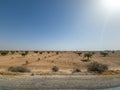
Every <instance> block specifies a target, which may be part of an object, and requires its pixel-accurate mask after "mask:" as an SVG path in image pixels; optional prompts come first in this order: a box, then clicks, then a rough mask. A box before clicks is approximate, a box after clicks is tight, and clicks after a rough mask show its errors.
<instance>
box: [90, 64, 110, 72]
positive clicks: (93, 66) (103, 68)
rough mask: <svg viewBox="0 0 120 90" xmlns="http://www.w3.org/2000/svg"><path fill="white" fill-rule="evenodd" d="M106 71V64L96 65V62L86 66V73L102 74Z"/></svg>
mask: <svg viewBox="0 0 120 90" xmlns="http://www.w3.org/2000/svg"><path fill="white" fill-rule="evenodd" d="M106 70H108V65H106V64H101V63H98V62H92V63H90V64H89V65H88V71H89V72H96V73H102V72H104V71H106Z"/></svg>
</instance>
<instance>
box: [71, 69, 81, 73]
mask: <svg viewBox="0 0 120 90" xmlns="http://www.w3.org/2000/svg"><path fill="white" fill-rule="evenodd" d="M79 72H81V70H80V69H79V68H75V69H73V71H72V73H79Z"/></svg>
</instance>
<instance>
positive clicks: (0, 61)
mask: <svg viewBox="0 0 120 90" xmlns="http://www.w3.org/2000/svg"><path fill="white" fill-rule="evenodd" d="M79 53H80V54H79ZM85 53H87V52H72V51H71V52H57V51H56V52H55V51H43V52H38V51H29V52H27V54H26V55H22V54H24V51H17V52H10V51H9V53H8V54H7V55H3V56H2V55H0V72H7V71H8V68H9V67H11V66H24V67H27V68H28V69H30V70H31V72H32V73H38V74H43V75H44V74H46V75H47V74H48V75H49V74H53V73H52V67H54V66H56V67H58V68H59V71H58V72H57V74H71V73H72V71H73V70H74V69H79V70H80V71H81V73H86V72H87V66H88V65H89V64H90V63H91V62H94V61H96V62H98V63H102V64H107V65H108V68H109V70H120V52H119V51H116V52H114V53H113V52H109V54H108V55H106V56H105V57H103V56H102V55H101V54H100V52H94V54H93V55H92V57H91V58H90V59H89V61H84V60H86V58H85V57H84V54H85Z"/></svg>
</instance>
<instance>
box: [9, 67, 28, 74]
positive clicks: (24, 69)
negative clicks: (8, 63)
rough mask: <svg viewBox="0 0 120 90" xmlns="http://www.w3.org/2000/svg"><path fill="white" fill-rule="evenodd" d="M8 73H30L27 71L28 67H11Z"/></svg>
mask: <svg viewBox="0 0 120 90" xmlns="http://www.w3.org/2000/svg"><path fill="white" fill-rule="evenodd" d="M8 71H11V72H22V73H24V72H30V70H29V69H27V68H26V67H23V66H17V67H9V68H8Z"/></svg>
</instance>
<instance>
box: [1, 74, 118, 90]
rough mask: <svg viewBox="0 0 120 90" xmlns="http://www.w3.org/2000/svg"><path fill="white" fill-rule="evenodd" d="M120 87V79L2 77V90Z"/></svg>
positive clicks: (91, 89)
mask: <svg viewBox="0 0 120 90" xmlns="http://www.w3.org/2000/svg"><path fill="white" fill-rule="evenodd" d="M117 86H120V77H102V76H20V77H14V78H9V77H0V87H1V88H0V90H1V89H2V90H47V89H49V90H50V89H51V90H53V89H54V90H70V89H71V90H77V89H79V90H88V89H90V90H93V89H95V90H96V89H102V88H110V87H117Z"/></svg>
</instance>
